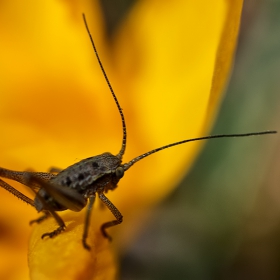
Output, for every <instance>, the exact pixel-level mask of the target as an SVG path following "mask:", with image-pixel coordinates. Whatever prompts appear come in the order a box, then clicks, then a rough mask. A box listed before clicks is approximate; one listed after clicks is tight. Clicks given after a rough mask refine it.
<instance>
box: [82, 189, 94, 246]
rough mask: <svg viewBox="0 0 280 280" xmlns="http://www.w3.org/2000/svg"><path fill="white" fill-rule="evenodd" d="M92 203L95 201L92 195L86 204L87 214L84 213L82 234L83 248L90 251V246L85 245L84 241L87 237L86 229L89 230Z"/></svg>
mask: <svg viewBox="0 0 280 280" xmlns="http://www.w3.org/2000/svg"><path fill="white" fill-rule="evenodd" d="M94 201H95V194H93V195H92V196H90V198H89V203H88V207H87V213H86V220H85V227H84V233H83V246H84V248H85V249H87V250H90V246H89V245H88V244H87V242H86V239H87V237H88V229H89V224H90V215H91V211H92V206H93V203H94Z"/></svg>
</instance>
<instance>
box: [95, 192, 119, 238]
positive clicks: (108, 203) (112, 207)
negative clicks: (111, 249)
mask: <svg viewBox="0 0 280 280" xmlns="http://www.w3.org/2000/svg"><path fill="white" fill-rule="evenodd" d="M98 196H99V198H100V200H101V201H102V202H103V203H104V204H105V205H106V206H107V207H108V208H109V210H110V211H111V212H112V214H113V215H114V216H115V218H116V220H114V221H111V222H107V223H105V224H103V225H102V226H101V232H102V234H103V236H104V237H106V238H108V239H109V240H110V241H112V237H111V236H110V235H109V234H108V233H107V231H106V229H107V228H109V227H113V226H116V225H119V224H120V223H122V221H123V216H122V214H121V212H120V211H119V210H118V209H117V208H116V206H115V205H114V204H113V203H112V202H111V201H110V200H109V199H108V198H107V197H106V196H105V195H104V194H103V193H102V192H99V193H98Z"/></svg>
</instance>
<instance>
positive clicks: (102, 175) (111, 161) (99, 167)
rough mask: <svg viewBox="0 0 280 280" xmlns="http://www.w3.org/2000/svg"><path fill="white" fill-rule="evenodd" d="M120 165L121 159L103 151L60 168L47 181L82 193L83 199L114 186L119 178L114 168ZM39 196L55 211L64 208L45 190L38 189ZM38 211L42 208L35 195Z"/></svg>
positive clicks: (111, 188)
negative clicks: (60, 169) (62, 168)
mask: <svg viewBox="0 0 280 280" xmlns="http://www.w3.org/2000/svg"><path fill="white" fill-rule="evenodd" d="M120 165H121V160H120V159H119V158H118V157H117V156H114V155H112V154H111V153H103V154H101V155H97V156H94V157H90V158H86V159H83V160H81V161H80V162H77V163H75V164H73V165H71V166H69V167H67V168H66V169H64V170H62V171H61V172H60V173H58V174H57V175H56V176H55V177H53V178H52V179H51V180H50V181H49V182H50V184H54V185H56V186H65V187H69V188H71V189H73V190H75V191H77V193H79V194H82V195H83V196H84V197H85V199H86V198H88V197H89V196H90V195H91V194H93V193H96V192H98V191H101V192H107V191H108V190H113V189H115V188H116V186H117V183H118V181H119V179H120V178H118V177H117V176H116V173H115V171H116V168H117V167H119V166H120ZM39 194H40V196H41V197H43V198H44V199H45V201H46V202H47V203H48V204H49V205H50V206H51V207H52V209H54V210H55V211H63V210H66V209H67V207H64V206H63V205H60V204H59V203H57V202H56V201H55V199H54V198H53V197H52V196H51V195H49V194H48V192H47V191H46V190H44V189H43V188H41V189H40V190H39ZM34 203H35V207H36V209H37V210H38V211H41V210H43V209H44V207H43V205H42V203H41V202H40V201H39V200H38V198H37V197H35V199H34Z"/></svg>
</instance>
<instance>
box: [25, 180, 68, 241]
mask: <svg viewBox="0 0 280 280" xmlns="http://www.w3.org/2000/svg"><path fill="white" fill-rule="evenodd" d="M27 180H28V181H30V183H37V184H39V185H40V184H42V185H44V186H45V185H46V184H49V183H48V182H45V181H44V180H42V179H40V178H37V177H35V176H33V175H29V176H28V177H27ZM42 187H43V186H42ZM36 197H37V198H38V199H39V200H40V202H41V203H42V204H43V207H44V209H45V211H46V212H48V213H49V214H50V215H52V216H53V218H54V219H55V220H56V222H57V223H58V225H59V227H58V228H57V229H55V230H54V231H52V232H46V233H44V234H43V235H42V236H41V238H42V239H43V238H45V237H46V236H48V237H50V238H52V237H54V236H56V235H58V234H60V233H61V232H62V231H64V230H65V228H66V226H65V223H64V221H63V220H62V218H61V217H60V216H59V215H58V214H57V213H56V212H55V211H54V210H53V209H52V208H51V207H50V206H49V205H48V204H47V202H46V201H45V199H44V198H43V197H41V195H40V194H39V193H37V194H36ZM49 214H45V215H44V216H42V217H40V218H39V219H38V220H39V221H42V220H44V219H45V218H47V217H48V216H49Z"/></svg>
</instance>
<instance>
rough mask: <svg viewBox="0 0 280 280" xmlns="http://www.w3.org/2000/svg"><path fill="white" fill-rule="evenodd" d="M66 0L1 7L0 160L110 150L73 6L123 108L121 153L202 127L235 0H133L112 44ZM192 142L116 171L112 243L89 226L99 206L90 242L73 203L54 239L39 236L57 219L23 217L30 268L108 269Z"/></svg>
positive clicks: (111, 123)
mask: <svg viewBox="0 0 280 280" xmlns="http://www.w3.org/2000/svg"><path fill="white" fill-rule="evenodd" d="M65 3H67V2H59V1H48V2H44V4H42V3H38V2H36V1H34V0H29V1H25V3H24V5H25V7H28V9H25V10H24V11H25V12H24V13H22V10H23V7H22V2H21V1H13V4H12V5H11V4H6V7H5V9H2V11H1V12H0V13H1V16H2V15H3V16H2V17H0V21H1V24H0V26H1V27H2V29H1V34H2V35H1V42H2V41H3V42H4V43H3V45H2V47H1V53H0V58H1V61H2V62H3V64H2V65H3V66H1V67H0V72H1V73H0V74H1V77H3V79H1V81H0V88H1V92H3V95H2V96H1V102H0V127H1V131H2V132H3V135H2V137H1V141H0V147H1V151H3V152H1V153H2V157H1V165H2V166H3V167H7V168H11V169H22V170H24V169H27V168H30V167H31V168H34V169H36V170H38V171H46V170H47V169H48V167H50V166H56V167H61V168H65V167H67V166H68V165H70V164H73V163H74V162H76V161H78V160H80V159H82V158H86V157H89V156H92V155H95V154H100V153H102V152H105V151H110V152H112V153H113V154H116V153H117V152H118V150H119V148H120V145H121V137H122V131H121V122H120V117H119V116H118V112H117V110H116V108H115V104H114V102H113V100H112V97H111V96H110V93H109V90H108V88H107V85H106V83H105V82H104V78H103V77H102V74H101V71H100V69H99V67H98V65H97V62H96V59H95V58H94V53H93V51H92V49H91V46H90V42H89V39H88V38H87V34H86V32H85V28H84V26H83V22H82V18H81V17H80V18H79V14H81V13H82V12H85V13H86V14H87V18H88V22H89V25H90V29H91V31H92V34H93V37H94V39H95V41H96V45H97V48H98V51H99V54H100V56H101V59H102V62H103V64H104V67H105V69H106V72H107V74H108V76H109V79H110V81H111V83H112V85H113V87H114V90H115V92H116V94H117V96H118V98H119V101H120V103H121V106H122V108H123V109H124V114H125V116H126V121H127V130H128V145H127V152H126V154H125V157H124V161H125V162H127V161H129V160H131V159H132V158H133V157H135V156H138V155H139V154H142V153H144V152H147V151H148V150H151V149H153V148H156V147H158V146H162V145H165V144H168V143H171V142H175V141H179V140H182V139H186V138H192V137H196V136H198V135H202V134H203V135H204V134H206V133H207V131H208V130H209V127H210V125H211V124H212V122H213V118H214V116H215V113H216V109H217V108H216V107H217V105H218V103H219V100H220V96H221V92H222V88H223V86H224V84H225V81H226V80H227V76H228V71H229V68H230V65H231V61H232V56H233V52H234V48H235V43H236V36H237V31H238V26H239V19H240V13H241V7H242V1H240V0H236V1H230V0H228V1H224V0H217V1H215V2H213V1H212V2H207V1H193V2H190V1H183V0H181V1H156V0H149V1H138V2H137V4H136V5H135V7H134V9H133V11H132V12H131V14H130V15H129V17H128V18H127V19H126V21H125V22H124V23H123V26H122V28H121V29H120V30H119V32H118V34H116V36H115V41H114V43H113V44H112V45H110V44H107V42H106V40H105V39H104V38H105V37H104V31H103V25H102V19H101V17H100V12H99V10H98V6H94V7H93V8H91V9H90V11H91V12H87V9H89V8H90V4H88V2H87V1H85V2H81V3H82V4H77V3H76V6H75V8H73V7H74V6H71V5H70V6H67V5H65ZM94 3H95V2H94ZM72 5H74V4H72ZM4 11H5V12H4ZM1 27H0V28H1ZM200 146H201V143H196V144H187V145H185V146H181V147H177V148H172V149H170V150H168V151H162V152H160V153H158V154H157V155H153V156H151V157H150V158H147V159H144V160H143V161H142V162H139V163H137V164H136V165H135V166H133V167H132V168H131V170H128V171H127V174H126V176H125V177H124V178H123V179H122V181H121V182H120V183H119V187H118V189H116V190H115V191H114V192H112V193H110V194H108V197H109V198H110V200H111V201H112V202H113V203H114V204H115V205H116V207H117V208H118V209H119V210H120V211H121V212H122V213H123V215H124V223H123V224H122V225H120V226H118V227H116V228H115V229H114V230H111V231H110V233H112V235H113V236H114V241H113V244H112V245H110V244H109V243H108V241H107V240H105V239H104V238H103V237H102V236H101V234H100V230H99V227H100V225H101V224H102V223H103V222H106V221H109V220H111V219H112V216H111V214H110V213H109V211H108V210H106V209H105V210H104V209H103V210H102V209H99V208H98V207H95V209H94V211H93V217H92V222H91V223H92V226H91V228H90V236H89V244H90V245H91V246H92V250H91V252H90V253H89V252H87V251H85V250H84V249H83V247H82V245H81V237H82V232H83V221H84V211H82V212H81V213H73V212H70V211H66V212H65V213H62V215H61V216H62V217H63V219H64V220H65V222H66V224H67V226H68V227H67V230H66V231H65V232H64V233H62V234H61V235H59V236H57V237H56V238H54V239H46V240H41V238H40V236H41V235H42V234H43V233H45V232H49V231H51V230H53V229H55V228H56V224H55V222H54V221H53V220H52V219H49V220H47V221H45V222H44V223H42V224H40V225H35V226H33V227H34V230H33V233H32V237H31V240H30V250H29V266H30V275H31V278H32V279H75V278H76V279H99V278H100V279H112V278H113V277H114V275H115V274H116V271H117V268H116V267H117V265H116V262H115V261H114V257H113V253H112V252H113V250H112V246H115V247H118V246H119V247H122V246H126V245H127V243H128V241H129V240H130V239H131V238H132V237H133V234H132V232H133V231H134V232H135V231H137V228H138V226H139V225H140V224H141V222H140V221H141V218H142V217H143V213H145V212H146V211H147V210H148V209H149V208H150V207H151V205H153V204H155V203H156V202H158V201H159V200H160V199H162V198H163V197H164V196H166V195H167V194H168V193H169V192H170V191H171V190H172V188H174V187H175V186H176V184H177V183H178V182H179V181H180V179H181V178H182V176H183V175H184V172H185V171H186V170H187V168H188V167H189V166H190V165H191V163H192V162H193V159H194V157H195V155H196V154H197V152H198V149H199V147H200ZM7 197H8V196H7ZM12 203H14V204H15V200H13V199H12V198H11V204H12ZM18 203H19V202H18ZM9 211H15V213H16V212H17V211H16V210H15V209H14V207H11V208H9ZM18 214H19V215H18V217H20V213H18ZM30 217H31V215H30ZM25 232H26V229H25ZM11 262H12V260H11ZM26 277H27V276H26ZM98 277H99V278H98ZM11 279H12V278H11ZM14 279H16V278H14ZM21 279H24V278H21Z"/></svg>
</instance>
